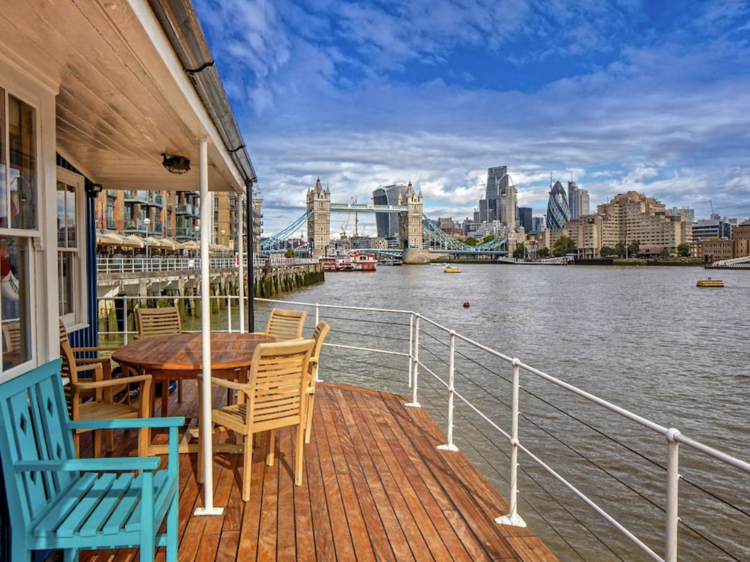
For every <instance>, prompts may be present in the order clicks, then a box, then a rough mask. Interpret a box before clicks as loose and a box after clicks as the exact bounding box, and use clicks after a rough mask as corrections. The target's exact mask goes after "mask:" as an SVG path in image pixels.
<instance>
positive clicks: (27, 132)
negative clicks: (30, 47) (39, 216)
mask: <svg viewBox="0 0 750 562" xmlns="http://www.w3.org/2000/svg"><path fill="white" fill-rule="evenodd" d="M8 139H9V143H8V144H9V147H10V217H11V218H10V225H11V227H12V228H27V229H34V230H35V229H36V228H37V220H36V207H37V174H36V130H35V126H34V108H32V107H31V106H29V105H27V104H25V103H24V102H22V101H21V100H19V99H17V98H14V97H13V96H8Z"/></svg>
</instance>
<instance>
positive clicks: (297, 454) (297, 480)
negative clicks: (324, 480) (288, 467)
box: [294, 423, 305, 486]
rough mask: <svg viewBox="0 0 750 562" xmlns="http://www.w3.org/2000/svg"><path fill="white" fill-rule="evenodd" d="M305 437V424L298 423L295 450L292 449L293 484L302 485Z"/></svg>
mask: <svg viewBox="0 0 750 562" xmlns="http://www.w3.org/2000/svg"><path fill="white" fill-rule="evenodd" d="M304 437H305V426H304V425H303V424H301V423H300V424H299V425H298V426H297V443H296V445H297V446H296V451H294V484H295V485H296V486H302V469H303V467H304V460H305V443H304V441H303V439H304Z"/></svg>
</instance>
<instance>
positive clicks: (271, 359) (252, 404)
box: [198, 339, 315, 501]
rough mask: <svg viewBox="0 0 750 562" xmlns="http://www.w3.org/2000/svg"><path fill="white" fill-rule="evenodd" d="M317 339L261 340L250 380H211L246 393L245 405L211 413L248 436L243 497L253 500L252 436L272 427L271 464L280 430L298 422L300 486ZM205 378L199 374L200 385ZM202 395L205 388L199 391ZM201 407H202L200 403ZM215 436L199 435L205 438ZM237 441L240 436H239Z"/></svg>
mask: <svg viewBox="0 0 750 562" xmlns="http://www.w3.org/2000/svg"><path fill="white" fill-rule="evenodd" d="M314 345H315V342H314V341H313V340H303V339H298V340H294V341H288V342H279V343H266V344H261V345H259V346H258V347H257V349H256V350H255V353H254V354H253V362H252V366H251V367H250V376H249V381H248V382H247V383H237V382H234V381H228V380H222V379H211V382H212V383H213V384H214V385H216V386H221V387H223V388H226V389H230V390H237V391H239V392H242V393H244V395H245V401H244V403H239V404H235V405H232V406H224V407H223V408H218V409H215V410H213V411H212V412H211V417H212V421H213V423H215V424H217V425H220V426H223V427H225V428H227V429H230V430H232V431H234V432H235V435H242V436H244V437H245V438H244V459H245V462H244V468H243V474H242V499H243V500H245V501H248V500H249V499H250V482H251V475H250V473H251V471H252V457H253V436H254V435H255V434H256V433H259V432H261V431H270V432H271V433H270V436H269V440H268V451H267V453H266V464H268V466H273V458H274V449H275V441H276V430H277V429H279V428H281V427H288V426H294V425H296V426H297V443H296V450H295V453H294V454H295V459H294V460H295V464H294V483H295V484H296V485H297V486H301V485H302V467H303V460H304V429H305V414H306V412H307V393H306V392H305V390H306V388H307V374H308V371H309V362H310V354H311V353H312V350H313V347H314ZM201 379H202V377H198V381H199V383H201V382H202V381H201ZM198 396H199V397H200V396H201V392H200V391H199V392H198ZM199 402H200V400H199ZM198 411H202V410H201V407H200V406H199V408H198ZM207 438H208V439H210V438H211V436H201V439H207ZM238 441H239V440H238ZM198 451H199V452H198V482H203V447H202V446H200V447H199V448H198Z"/></svg>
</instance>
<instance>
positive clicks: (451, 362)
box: [438, 330, 458, 451]
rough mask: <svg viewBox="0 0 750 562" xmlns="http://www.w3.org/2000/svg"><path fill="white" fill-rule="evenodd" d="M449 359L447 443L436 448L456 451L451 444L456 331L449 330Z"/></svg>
mask: <svg viewBox="0 0 750 562" xmlns="http://www.w3.org/2000/svg"><path fill="white" fill-rule="evenodd" d="M450 336H451V344H450V360H449V366H448V443H447V444H445V445H438V449H442V450H444V451H458V447H456V446H455V445H454V444H453V395H454V394H455V387H454V384H453V383H454V382H455V378H456V370H455V365H456V361H455V359H456V332H455V331H454V330H451V331H450Z"/></svg>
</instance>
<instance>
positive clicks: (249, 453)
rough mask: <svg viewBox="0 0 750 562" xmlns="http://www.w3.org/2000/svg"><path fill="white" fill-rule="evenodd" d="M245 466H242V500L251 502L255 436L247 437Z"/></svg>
mask: <svg viewBox="0 0 750 562" xmlns="http://www.w3.org/2000/svg"><path fill="white" fill-rule="evenodd" d="M243 456H244V463H245V464H244V465H243V466H242V499H243V500H244V501H250V485H251V484H252V481H253V434H252V433H251V434H250V435H247V436H246V437H245V450H244V455H243Z"/></svg>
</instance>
